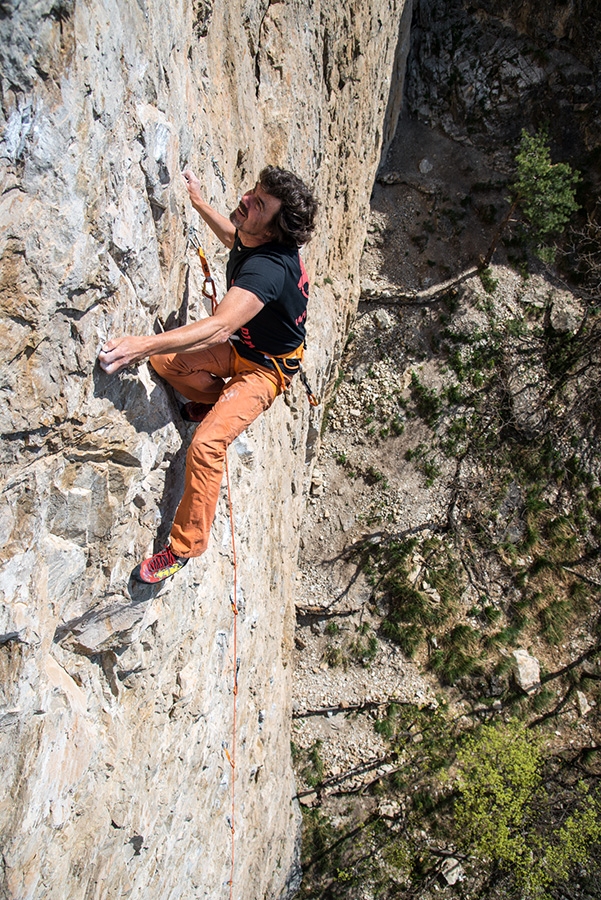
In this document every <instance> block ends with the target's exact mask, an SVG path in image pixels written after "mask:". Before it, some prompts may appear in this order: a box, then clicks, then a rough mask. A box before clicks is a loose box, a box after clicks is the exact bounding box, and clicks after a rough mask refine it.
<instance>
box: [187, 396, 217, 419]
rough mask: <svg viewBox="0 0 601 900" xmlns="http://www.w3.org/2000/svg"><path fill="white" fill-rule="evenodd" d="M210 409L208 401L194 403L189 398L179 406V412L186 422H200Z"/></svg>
mask: <svg viewBox="0 0 601 900" xmlns="http://www.w3.org/2000/svg"><path fill="white" fill-rule="evenodd" d="M212 409H213V407H212V405H210V404H209V403H194V402H193V401H192V400H191V401H190V402H189V403H184V405H183V406H182V407H180V413H181V416H182V419H185V420H186V422H202V420H203V419H204V418H205V417H206V416H207V415H208V414H209V413H210V412H211V410H212Z"/></svg>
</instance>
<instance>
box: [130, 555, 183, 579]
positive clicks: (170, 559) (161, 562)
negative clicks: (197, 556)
mask: <svg viewBox="0 0 601 900" xmlns="http://www.w3.org/2000/svg"><path fill="white" fill-rule="evenodd" d="M187 562H188V560H187V559H186V558H185V557H183V556H176V555H175V553H173V551H172V550H171V547H165V549H164V550H159V552H158V553H155V554H154V556H150V557H149V558H148V559H145V560H144V561H143V562H141V563H140V565H139V566H138V570H137V572H136V573H135V575H136V578H137V579H138V581H144V582H145V583H146V584H158V583H159V582H160V581H164V580H165V578H170V577H171V576H172V575H175V573H176V572H179V570H180V569H183V568H184V566H185V565H186V563H187Z"/></svg>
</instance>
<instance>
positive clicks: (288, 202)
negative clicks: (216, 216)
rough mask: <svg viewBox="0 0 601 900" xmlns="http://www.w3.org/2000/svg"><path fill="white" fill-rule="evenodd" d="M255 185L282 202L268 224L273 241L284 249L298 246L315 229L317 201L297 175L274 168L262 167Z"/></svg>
mask: <svg viewBox="0 0 601 900" xmlns="http://www.w3.org/2000/svg"><path fill="white" fill-rule="evenodd" d="M259 184H260V185H261V187H262V188H263V190H264V191H266V193H268V194H270V195H271V196H272V197H276V198H277V199H278V200H281V201H282V205H281V207H280V209H279V212H277V213H276V214H275V216H274V218H273V220H272V222H271V231H272V232H273V234H274V236H275V239H276V241H278V242H279V243H280V244H284V245H285V246H287V247H302V245H303V244H306V243H308V242H309V241H310V240H311V237H312V236H313V231H314V229H315V216H316V214H317V206H318V203H317V200H315V198H314V197H313V194H312V193H311V191H310V190H309V188H308V187H307V185H306V184H305V183H304V182H303V181H301V179H300V178H298V176H296V175H294V174H293V173H292V172H288V171H287V170H286V169H280V168H279V167H278V166H265V168H264V169H262V170H261V172H260V173H259Z"/></svg>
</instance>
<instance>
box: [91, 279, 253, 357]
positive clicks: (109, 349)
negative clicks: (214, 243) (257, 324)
mask: <svg viewBox="0 0 601 900" xmlns="http://www.w3.org/2000/svg"><path fill="white" fill-rule="evenodd" d="M262 309H263V303H262V302H261V301H260V300H259V298H258V297H257V296H256V294H253V293H251V291H245V290H243V289H242V288H238V287H232V288H230V289H229V291H228V292H227V294H226V295H225V297H224V298H223V300H222V301H221V303H220V304H219V306H218V307H217V311H216V313H215V315H214V316H209V317H208V318H206V319H200V321H198V322H192V323H191V324H190V325H182V327H181V328H174V329H173V330H172V331H165V332H163V333H162V334H150V335H140V336H137V335H125V336H124V337H120V338H115V339H114V340H111V341H106V343H104V344H103V345H102V350H101V351H100V353H99V354H98V357H99V360H100V365H101V367H102V368H103V369H104V371H105V372H108V373H109V374H112V373H113V372H118V371H119V370H120V369H125V368H127V367H128V366H132V365H135V364H136V363H139V362H141V361H142V360H143V359H146V358H147V357H148V356H157V355H159V354H164V353H191V352H193V351H197V350H207V349H208V348H209V347H213V346H215V345H216V344H223V343H225V341H227V340H228V339H229V338H230V337H231V336H232V334H233V333H234V332H235V331H237V330H238V329H239V328H241V327H242V325H246V323H247V322H250V320H251V319H253V318H254V317H255V316H256V315H257V313H259V312H260V311H261V310H262Z"/></svg>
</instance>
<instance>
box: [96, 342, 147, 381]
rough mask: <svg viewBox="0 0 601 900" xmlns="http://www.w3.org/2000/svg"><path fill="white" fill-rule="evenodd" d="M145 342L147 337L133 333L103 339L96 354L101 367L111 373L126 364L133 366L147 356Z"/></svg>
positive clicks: (124, 367)
mask: <svg viewBox="0 0 601 900" xmlns="http://www.w3.org/2000/svg"><path fill="white" fill-rule="evenodd" d="M147 343H148V340H147V338H145V337H135V336H133V335H126V336H125V337H120V338H115V340H112V341H105V342H104V344H103V345H102V348H101V350H100V353H99V354H98V359H99V362H100V366H101V368H103V369H104V371H105V372H108V373H109V375H112V374H113V373H114V372H120V371H121V369H126V368H127V367H128V366H134V365H135V364H136V363H139V362H140V361H141V360H143V359H145V358H146V357H147V356H148V347H147Z"/></svg>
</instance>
